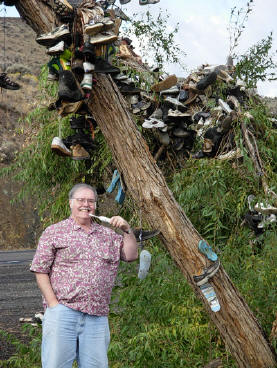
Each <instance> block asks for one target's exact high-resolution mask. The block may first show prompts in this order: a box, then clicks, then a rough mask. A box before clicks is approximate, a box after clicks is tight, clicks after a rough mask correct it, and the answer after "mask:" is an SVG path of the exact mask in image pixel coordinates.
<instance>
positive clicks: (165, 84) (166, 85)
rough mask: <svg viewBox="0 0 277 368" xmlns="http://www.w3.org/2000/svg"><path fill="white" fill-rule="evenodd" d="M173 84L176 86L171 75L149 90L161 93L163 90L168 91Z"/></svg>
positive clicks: (175, 78) (175, 80) (173, 75)
mask: <svg viewBox="0 0 277 368" xmlns="http://www.w3.org/2000/svg"><path fill="white" fill-rule="evenodd" d="M175 84H177V77H176V75H175V74H172V75H170V76H168V77H167V78H165V79H164V80H162V81H161V82H159V83H156V84H154V85H153V86H152V87H151V89H152V91H154V92H161V91H163V90H166V89H169V88H170V87H173V86H174V85H175Z"/></svg>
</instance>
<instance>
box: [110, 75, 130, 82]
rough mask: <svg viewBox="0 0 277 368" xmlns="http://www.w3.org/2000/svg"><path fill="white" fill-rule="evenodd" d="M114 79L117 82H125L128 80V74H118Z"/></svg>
mask: <svg viewBox="0 0 277 368" xmlns="http://www.w3.org/2000/svg"><path fill="white" fill-rule="evenodd" d="M113 79H114V80H116V81H123V80H126V79H128V77H127V75H126V74H123V73H118V74H116V75H114V76H113Z"/></svg>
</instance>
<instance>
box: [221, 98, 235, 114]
mask: <svg viewBox="0 0 277 368" xmlns="http://www.w3.org/2000/svg"><path fill="white" fill-rule="evenodd" d="M218 104H219V106H220V107H221V108H222V110H223V111H225V112H226V114H230V113H231V112H232V111H233V110H232V109H231V107H230V106H229V105H228V104H227V102H224V101H223V100H222V99H221V98H219V99H218Z"/></svg>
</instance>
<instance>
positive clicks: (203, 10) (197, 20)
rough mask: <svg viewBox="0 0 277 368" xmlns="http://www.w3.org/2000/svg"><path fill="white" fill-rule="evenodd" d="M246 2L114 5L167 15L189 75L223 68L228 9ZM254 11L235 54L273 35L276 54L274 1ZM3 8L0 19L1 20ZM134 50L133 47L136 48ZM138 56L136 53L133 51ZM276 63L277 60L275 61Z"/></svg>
mask: <svg viewBox="0 0 277 368" xmlns="http://www.w3.org/2000/svg"><path fill="white" fill-rule="evenodd" d="M246 3H247V0H160V2H159V3H157V4H152V5H144V6H141V5H139V0H131V1H130V2H129V3H128V4H125V5H120V2H119V0H116V5H118V6H120V7H122V10H124V11H125V12H126V14H128V15H129V16H132V15H133V14H134V13H139V12H144V11H146V10H149V11H150V12H151V14H152V15H153V16H155V15H158V14H159V12H160V9H161V10H162V11H165V10H167V12H168V23H167V27H168V29H169V30H173V29H174V27H175V25H176V24H177V23H179V32H178V34H177V35H176V37H175V41H176V43H177V44H178V45H179V46H180V48H181V49H182V50H183V51H184V52H185V53H186V56H185V57H184V58H183V60H182V61H183V63H184V64H185V65H186V67H187V69H188V71H190V70H193V69H195V68H197V67H198V66H200V65H201V64H205V63H208V64H225V62H226V59H227V56H228V53H229V44H230V42H229V31H228V28H229V20H230V14H231V9H232V8H234V7H236V9H237V10H238V9H240V8H244V9H245V8H246ZM252 7H253V11H252V12H251V13H250V14H249V17H248V20H247V22H246V23H245V29H244V31H243V33H242V35H241V37H240V39H239V46H238V48H237V49H236V53H237V54H239V55H240V54H244V53H245V52H246V51H247V50H248V49H249V48H250V47H251V46H253V45H254V44H256V43H257V42H259V41H261V40H262V39H264V38H267V36H268V35H269V33H270V32H273V46H272V53H273V52H274V51H276V50H277V22H276V14H277V1H276V0H253V6H252ZM3 13H4V11H3V6H1V7H0V16H3ZM6 16H12V17H13V16H18V13H17V11H16V9H15V7H6ZM135 46H136V44H135ZM135 51H137V52H138V53H139V50H138V49H136V50H135ZM274 60H275V61H276V62H277V58H275V59H274ZM166 71H167V72H168V73H175V74H176V75H177V76H178V77H186V76H187V75H188V71H187V72H185V71H183V70H182V68H181V67H179V66H178V65H175V64H171V65H167V67H166ZM258 93H259V94H260V95H263V96H270V97H277V81H276V82H260V83H259V84H258Z"/></svg>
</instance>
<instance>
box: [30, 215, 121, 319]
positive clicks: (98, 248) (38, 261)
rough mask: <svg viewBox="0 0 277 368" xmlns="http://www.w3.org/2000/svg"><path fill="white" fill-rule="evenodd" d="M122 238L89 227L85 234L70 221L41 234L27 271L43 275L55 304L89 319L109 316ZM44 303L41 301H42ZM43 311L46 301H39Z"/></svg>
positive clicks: (101, 228) (50, 227)
mask: <svg viewBox="0 0 277 368" xmlns="http://www.w3.org/2000/svg"><path fill="white" fill-rule="evenodd" d="M122 246H123V237H122V236H121V235H119V234H117V233H116V232H114V231H113V230H112V229H110V228H107V227H104V226H101V225H98V224H96V223H92V224H91V231H90V232H89V233H86V232H85V231H84V230H83V229H82V228H81V226H79V225H78V224H77V223H76V222H75V221H74V219H73V218H72V217H69V218H68V219H66V220H63V221H61V222H58V223H57V224H54V225H51V226H49V227H47V228H46V229H45V231H44V232H43V233H42V235H41V237H40V239H39V243H38V247H37V250H36V253H35V256H34V259H33V262H32V265H31V268H30V270H31V271H33V272H39V273H47V274H49V277H50V282H51V285H52V288H53V291H54V293H55V295H56V297H57V299H58V302H59V303H61V304H64V305H65V306H68V307H70V308H72V309H75V310H78V311H81V312H84V313H88V314H90V315H96V316H105V315H108V313H109V303H110V298H111V292H112V287H113V285H114V281H115V278H116V274H117V270H118V265H119V261H120V259H121V258H122V259H124V256H123V255H122V254H121V253H122ZM43 299H44V298H43ZM43 304H44V307H46V301H45V300H43Z"/></svg>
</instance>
